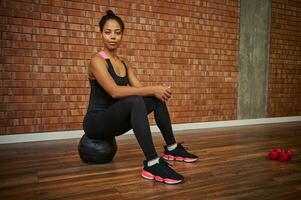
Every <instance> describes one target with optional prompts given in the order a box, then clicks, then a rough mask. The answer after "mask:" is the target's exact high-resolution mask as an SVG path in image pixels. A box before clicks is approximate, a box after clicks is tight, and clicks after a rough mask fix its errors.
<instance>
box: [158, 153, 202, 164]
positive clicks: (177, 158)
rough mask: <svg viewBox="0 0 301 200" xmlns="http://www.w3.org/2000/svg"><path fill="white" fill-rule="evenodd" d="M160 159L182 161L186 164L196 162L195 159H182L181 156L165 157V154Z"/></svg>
mask: <svg viewBox="0 0 301 200" xmlns="http://www.w3.org/2000/svg"><path fill="white" fill-rule="evenodd" d="M162 157H163V158H164V159H165V160H176V161H184V162H188V163H191V162H195V161H197V158H183V157H181V156H172V155H167V154H164V155H163V156H162Z"/></svg>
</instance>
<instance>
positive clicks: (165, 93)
mask: <svg viewBox="0 0 301 200" xmlns="http://www.w3.org/2000/svg"><path fill="white" fill-rule="evenodd" d="M154 90H155V91H154V96H155V97H156V98H158V99H160V100H161V101H167V100H168V99H169V98H170V97H171V90H170V86H161V85H160V86H155V88H154Z"/></svg>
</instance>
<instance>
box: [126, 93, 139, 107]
mask: <svg viewBox="0 0 301 200" xmlns="http://www.w3.org/2000/svg"><path fill="white" fill-rule="evenodd" d="M122 101H123V102H124V103H125V105H126V106H130V107H134V106H144V101H143V98H142V97H141V96H137V95H133V96H127V97H124V98H123V99H122Z"/></svg>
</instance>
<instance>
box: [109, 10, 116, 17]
mask: <svg viewBox="0 0 301 200" xmlns="http://www.w3.org/2000/svg"><path fill="white" fill-rule="evenodd" d="M107 15H109V16H114V15H115V14H114V12H113V11H112V10H107Z"/></svg>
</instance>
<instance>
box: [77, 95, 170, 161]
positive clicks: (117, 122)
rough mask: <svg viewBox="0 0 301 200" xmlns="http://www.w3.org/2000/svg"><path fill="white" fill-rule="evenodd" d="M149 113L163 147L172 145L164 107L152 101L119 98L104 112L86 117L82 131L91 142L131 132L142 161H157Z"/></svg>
mask: <svg viewBox="0 0 301 200" xmlns="http://www.w3.org/2000/svg"><path fill="white" fill-rule="evenodd" d="M152 111H154V116H155V120H156V123H157V125H158V127H159V129H160V131H161V133H162V135H163V137H164V140H165V142H166V144H167V145H171V144H174V143H175V142H176V141H175V138H174V135H173V131H172V128H171V123H170V118H169V113H168V110H167V107H166V104H165V103H164V102H162V101H161V100H159V99H157V98H155V97H141V96H128V97H125V98H121V99H120V100H118V101H117V102H115V103H114V104H112V105H111V106H110V107H108V108H107V109H106V110H104V111H101V112H97V113H88V114H87V115H86V116H85V119H84V123H83V128H84V131H85V133H86V134H87V135H88V137H89V138H92V139H108V138H112V137H115V136H118V135H122V134H123V133H125V132H127V131H129V130H130V129H133V131H134V134H135V136H136V138H137V140H138V143H139V145H140V147H141V149H142V150H143V153H144V155H145V157H146V159H147V160H152V159H154V158H156V157H158V155H157V153H156V150H155V147H154V144H153V140H152V136H151V130H150V127H149V122H148V118H147V115H148V114H149V113H151V112H152Z"/></svg>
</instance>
